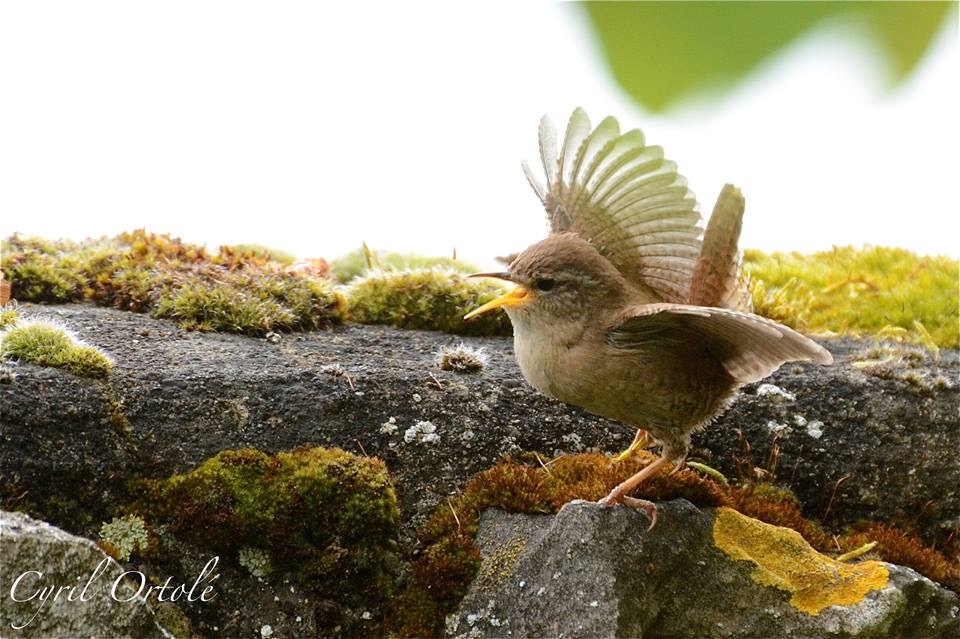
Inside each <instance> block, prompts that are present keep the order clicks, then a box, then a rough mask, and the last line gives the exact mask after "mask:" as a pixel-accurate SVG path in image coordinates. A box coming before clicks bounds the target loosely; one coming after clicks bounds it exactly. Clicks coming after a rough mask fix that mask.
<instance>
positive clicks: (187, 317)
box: [3, 230, 346, 335]
mask: <svg viewBox="0 0 960 639" xmlns="http://www.w3.org/2000/svg"><path fill="white" fill-rule="evenodd" d="M4 254H5V259H4V263H3V269H4V273H5V274H6V275H7V276H8V277H9V279H10V280H11V284H12V289H13V296H14V297H15V298H16V299H18V300H20V301H34V302H80V301H91V302H94V303H96V304H99V305H101V306H110V307H113V308H120V309H124V310H130V311H136V312H149V313H151V314H153V315H154V316H157V317H166V318H172V319H175V320H178V321H179V322H180V324H181V325H182V326H183V327H185V328H188V329H198V330H217V331H226V332H234V333H243V334H248V335H263V334H265V333H267V332H269V331H285V330H296V329H312V328H318V327H322V326H328V325H330V324H333V323H337V322H340V321H342V320H343V318H344V317H345V315H346V299H345V298H344V296H343V295H342V293H340V292H339V291H337V290H335V289H334V287H333V285H332V283H331V282H329V281H327V280H324V279H320V278H315V277H310V276H306V275H300V274H291V273H287V272H285V271H284V269H283V265H282V263H281V262H279V261H277V260H281V259H282V260H285V259H287V256H283V255H277V254H276V252H274V251H269V250H267V249H262V248H260V247H255V246H254V247H251V246H241V247H230V246H222V247H220V249H219V250H218V251H217V252H216V253H215V254H209V253H208V252H207V250H206V249H205V248H204V247H202V246H196V245H193V244H188V243H185V242H182V241H181V240H179V239H177V238H171V237H170V236H169V235H156V234H153V233H147V232H146V231H143V230H138V231H133V232H131V233H123V234H121V235H118V236H117V237H115V238H100V239H98V240H89V241H87V242H84V243H80V244H76V243H72V242H46V241H44V240H38V239H33V238H22V237H20V236H18V235H14V236H13V237H11V238H9V239H8V240H6V241H5V242H4Z"/></svg>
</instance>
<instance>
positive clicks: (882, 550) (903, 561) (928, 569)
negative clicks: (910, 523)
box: [840, 522, 960, 592]
mask: <svg viewBox="0 0 960 639" xmlns="http://www.w3.org/2000/svg"><path fill="white" fill-rule="evenodd" d="M872 541H875V542H877V546H876V547H875V548H874V550H873V552H875V553H876V554H877V555H879V556H880V557H881V558H882V559H883V560H884V561H889V562H890V563H893V564H900V565H901V566H907V567H909V568H913V569H914V570H916V571H917V572H919V573H920V574H921V575H925V576H927V577H929V578H930V579H933V580H934V581H938V582H940V583H941V584H943V585H945V586H947V587H948V588H951V589H952V590H954V591H957V592H960V558H957V557H955V558H954V559H952V560H951V559H949V558H947V557H946V556H945V555H944V554H942V553H940V552H938V551H937V550H935V549H933V548H930V547H928V546H926V545H924V543H923V542H922V541H920V539H919V538H918V537H915V536H913V535H911V534H909V533H906V532H903V531H901V530H897V529H896V528H891V527H890V526H887V525H885V524H881V523H877V522H863V523H861V524H859V525H857V526H855V527H854V528H853V529H852V530H850V531H849V532H847V533H846V534H845V535H843V536H842V537H840V546H841V547H842V548H843V551H844V552H849V551H851V550H854V549H856V548H859V547H861V546H863V545H864V544H867V543H870V542H872Z"/></svg>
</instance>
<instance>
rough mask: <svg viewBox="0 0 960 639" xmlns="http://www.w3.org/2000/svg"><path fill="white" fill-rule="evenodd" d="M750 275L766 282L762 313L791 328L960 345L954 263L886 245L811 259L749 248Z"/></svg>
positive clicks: (759, 304)
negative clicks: (886, 246) (767, 252)
mask: <svg viewBox="0 0 960 639" xmlns="http://www.w3.org/2000/svg"><path fill="white" fill-rule="evenodd" d="M744 270H745V272H746V273H747V274H748V275H749V276H750V277H751V278H752V279H753V280H755V281H759V283H761V286H762V288H760V289H757V288H754V290H753V294H754V303H755V306H756V308H757V310H758V312H760V313H761V314H768V315H769V316H770V317H772V318H773V319H777V320H779V321H784V322H785V323H787V324H789V325H791V326H794V327H797V328H801V329H804V330H807V331H810V332H814V333H824V332H832V333H841V334H851V335H860V334H880V335H885V336H889V337H893V338H900V339H906V340H909V341H913V342H918V343H928V342H929V343H931V344H935V345H937V346H943V347H949V348H957V347H958V346H960V318H958V295H960V294H958V289H957V280H958V277H960V276H958V273H960V267H958V263H957V261H956V260H953V259H950V258H947V257H926V256H918V255H916V254H914V253H911V252H910V251H906V250H903V249H897V248H883V247H871V248H864V249H854V248H851V247H835V248H834V249H833V250H832V251H824V252H821V253H815V254H813V255H801V254H800V253H771V254H766V253H763V252H761V251H755V250H748V251H745V252H744ZM754 286H755V287H756V286H757V285H756V284H755V285H754Z"/></svg>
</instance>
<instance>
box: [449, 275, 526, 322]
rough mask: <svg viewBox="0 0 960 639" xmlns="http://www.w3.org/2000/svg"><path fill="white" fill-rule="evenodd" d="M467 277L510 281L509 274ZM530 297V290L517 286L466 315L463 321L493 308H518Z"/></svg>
mask: <svg viewBox="0 0 960 639" xmlns="http://www.w3.org/2000/svg"><path fill="white" fill-rule="evenodd" d="M467 277H495V278H497V279H500V280H507V281H508V282H510V281H512V279H511V277H510V274H509V273H474V274H473V275H468V276H467ZM530 297H531V294H530V290H529V289H527V288H525V287H523V286H517V287H516V288H514V289H513V290H511V291H510V292H509V293H505V294H503V295H501V296H500V297H498V298H496V299H492V300H490V301H489V302H487V303H486V304H484V305H483V306H481V307H480V308H475V309H473V310H472V311H470V312H469V313H467V314H466V315H464V316H463V319H465V320H468V319H472V318H474V317H476V316H477V315H480V314H482V313H486V312H487V311H492V310H493V309H495V308H500V307H501V306H519V305H520V304H523V303H524V302H526V301H527V300H529V299H530Z"/></svg>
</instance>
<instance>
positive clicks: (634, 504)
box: [597, 455, 667, 530]
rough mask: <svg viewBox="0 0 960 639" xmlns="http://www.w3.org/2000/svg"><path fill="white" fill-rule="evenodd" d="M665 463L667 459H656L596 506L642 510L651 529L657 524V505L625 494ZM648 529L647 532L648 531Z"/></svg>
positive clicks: (661, 457) (662, 457)
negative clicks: (614, 506)
mask: <svg viewBox="0 0 960 639" xmlns="http://www.w3.org/2000/svg"><path fill="white" fill-rule="evenodd" d="M666 463H667V458H666V457H664V456H662V455H661V456H660V457H657V459H656V460H654V461H653V462H651V463H649V464H647V465H646V466H645V467H644V468H643V469H642V470H641V471H640V472H638V473H636V474H635V475H633V476H632V477H630V478H629V479H627V480H626V481H624V482H623V483H621V484H620V485H619V486H617V487H616V488H614V489H613V490H611V491H610V494H609V495H607V496H606V497H604V498H603V499H601V500H600V501H599V502H597V503H598V504H600V505H601V506H613V505H615V504H620V503H622V504H623V505H625V506H629V507H631V508H642V509H644V510H645V511H647V514H648V515H650V528H653V526H654V524H656V523H657V505H656V504H654V503H653V502H652V501H647V500H646V499H637V498H636V497H628V496H627V493H629V492H630V491H631V490H633V489H634V488H636V487H637V486H638V485H639V484H640V482H642V481H643V480H644V479H646V478H647V477H650V476H651V475H653V474H655V473H656V472H657V471H658V470H660V467H661V466H663V465H664V464H666ZM650 528H648V529H647V530H649V529H650Z"/></svg>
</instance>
